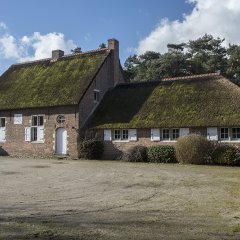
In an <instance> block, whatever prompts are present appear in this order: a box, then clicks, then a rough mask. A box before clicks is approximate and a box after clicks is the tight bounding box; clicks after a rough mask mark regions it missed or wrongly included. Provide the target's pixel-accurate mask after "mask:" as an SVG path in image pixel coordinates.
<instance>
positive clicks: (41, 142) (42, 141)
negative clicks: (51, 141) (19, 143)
mask: <svg viewBox="0 0 240 240" xmlns="http://www.w3.org/2000/svg"><path fill="white" fill-rule="evenodd" d="M30 143H34V144H35V143H44V141H32V142H30Z"/></svg>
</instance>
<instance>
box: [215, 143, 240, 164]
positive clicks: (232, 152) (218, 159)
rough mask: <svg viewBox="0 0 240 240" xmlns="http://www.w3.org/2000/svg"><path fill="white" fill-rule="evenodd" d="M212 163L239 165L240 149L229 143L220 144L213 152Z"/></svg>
mask: <svg viewBox="0 0 240 240" xmlns="http://www.w3.org/2000/svg"><path fill="white" fill-rule="evenodd" d="M212 157H213V163H215V164H218V165H228V166H240V150H239V149H237V148H236V147H234V146H230V145H220V146H218V147H217V148H216V149H215V151H214V152H213V155H212Z"/></svg>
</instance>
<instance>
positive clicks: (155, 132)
mask: <svg viewBox="0 0 240 240" xmlns="http://www.w3.org/2000/svg"><path fill="white" fill-rule="evenodd" d="M151 141H160V129H158V128H152V129H151Z"/></svg>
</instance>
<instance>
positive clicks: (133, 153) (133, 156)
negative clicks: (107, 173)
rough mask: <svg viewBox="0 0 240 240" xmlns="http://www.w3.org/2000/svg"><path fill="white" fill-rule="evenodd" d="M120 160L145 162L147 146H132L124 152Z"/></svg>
mask: <svg viewBox="0 0 240 240" xmlns="http://www.w3.org/2000/svg"><path fill="white" fill-rule="evenodd" d="M122 160H124V161H128V162H146V161H147V148H146V147H145V146H141V145H138V146H134V147H132V148H130V149H129V150H128V152H126V153H124V154H123V156H122Z"/></svg>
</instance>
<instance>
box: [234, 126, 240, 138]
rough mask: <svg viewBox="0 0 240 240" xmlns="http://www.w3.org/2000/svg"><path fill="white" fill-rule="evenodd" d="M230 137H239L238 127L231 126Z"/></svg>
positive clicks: (239, 130) (239, 129)
mask: <svg viewBox="0 0 240 240" xmlns="http://www.w3.org/2000/svg"><path fill="white" fill-rule="evenodd" d="M232 139H240V128H232Z"/></svg>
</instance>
